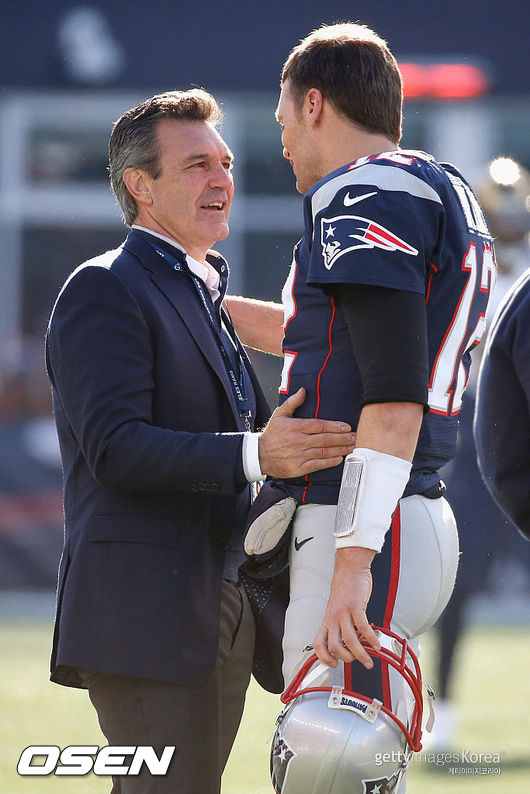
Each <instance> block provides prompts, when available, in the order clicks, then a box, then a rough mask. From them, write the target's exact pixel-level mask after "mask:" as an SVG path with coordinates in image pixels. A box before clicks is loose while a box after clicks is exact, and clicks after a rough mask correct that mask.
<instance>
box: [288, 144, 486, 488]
mask: <svg viewBox="0 0 530 794" xmlns="http://www.w3.org/2000/svg"><path fill="white" fill-rule="evenodd" d="M304 216H305V218H304V219H305V234H304V237H303V238H302V240H301V241H300V242H299V243H298V244H297V246H296V247H295V250H294V256H293V263H292V266H291V270H290V273H289V277H288V279H287V281H286V284H285V286H284V288H283V292H282V299H283V305H284V312H285V337H284V342H283V348H284V367H283V372H282V381H281V385H280V402H282V401H283V400H284V399H286V398H287V396H289V395H290V394H293V393H294V392H296V391H297V390H298V389H299V388H300V387H301V386H304V387H305V388H306V391H307V397H306V401H305V403H304V405H303V406H302V407H301V408H300V409H299V410H298V411H297V413H296V415H297V416H301V417H315V416H316V417H320V418H322V419H337V420H344V421H346V422H349V423H350V425H351V426H352V427H353V428H356V427H357V423H358V420H359V416H360V413H361V404H362V391H363V389H362V383H361V376H360V373H359V370H358V368H357V364H356V361H355V356H354V354H353V350H352V345H351V341H350V335H349V331H348V328H347V325H346V321H345V318H344V316H343V315H342V312H341V309H340V307H339V306H337V305H336V304H335V301H334V299H333V289H332V288H333V286H334V285H338V284H364V285H375V286H381V287H387V288H392V289H397V290H405V291H410V292H415V293H419V294H421V295H423V296H424V297H425V301H426V306H427V326H428V343H429V361H430V363H429V367H430V380H429V412H428V413H427V414H426V415H425V418H424V420H423V425H422V428H421V432H420V437H419V441H418V446H417V450H416V455H415V457H414V461H413V467H412V473H411V478H410V481H409V484H408V486H407V489H406V491H405V495H409V494H412V493H423V492H424V491H426V490H428V489H429V488H431V487H432V486H433V485H435V484H436V483H437V482H438V480H439V477H438V474H437V472H438V469H439V468H440V467H441V466H443V465H444V464H445V463H447V462H448V461H449V460H450V459H451V457H452V456H453V455H454V452H455V447H456V434H457V424H458V413H459V411H460V408H461V404H462V394H463V392H464V389H465V387H466V384H467V380H468V375H469V367H470V363H471V356H470V350H471V349H472V348H473V347H474V346H475V345H476V344H477V343H478V342H479V340H480V338H481V336H482V334H483V332H484V328H485V319H484V318H485V314H486V307H487V302H488V297H489V294H490V292H491V290H492V289H493V286H494V282H495V276H496V265H495V257H494V251H493V245H492V238H491V235H490V233H489V230H488V227H487V225H486V221H485V219H484V215H483V213H482V210H481V208H480V206H479V204H478V201H477V199H476V197H475V195H474V193H473V192H472V190H471V188H470V187H469V185H468V184H467V182H466V181H465V180H464V179H463V177H462V176H461V175H460V174H459V172H458V171H457V170H456V169H455V168H454V167H453V166H451V165H447V164H441V163H437V162H436V161H435V160H434V159H433V158H432V157H431V156H430V155H427V154H425V153H424V152H416V151H398V152H389V153H385V154H379V155H374V156H371V157H363V158H361V159H360V160H356V161H355V162H353V163H351V164H350V165H346V166H343V167H342V168H339V169H338V170H336V171H334V172H333V173H331V174H329V175H328V176H327V177H325V178H324V179H322V180H321V181H319V182H317V183H316V184H315V185H314V186H313V187H312V188H311V190H310V191H309V192H308V193H307V194H306V196H305V199H304ZM341 475H342V466H339V467H336V468H334V469H327V470H325V471H321V472H316V473H314V474H312V475H309V476H307V477H305V478H298V479H296V480H288V481H287V482H288V484H289V487H290V489H291V490H292V493H293V495H295V496H296V497H297V498H298V499H299V500H300V501H302V502H316V503H320V504H333V503H335V502H336V501H337V497H338V492H339V487H340V478H341Z"/></svg>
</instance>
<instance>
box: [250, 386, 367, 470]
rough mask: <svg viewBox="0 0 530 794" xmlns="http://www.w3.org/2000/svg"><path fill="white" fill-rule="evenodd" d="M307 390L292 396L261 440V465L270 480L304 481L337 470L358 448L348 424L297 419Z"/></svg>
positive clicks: (270, 422)
mask: <svg viewBox="0 0 530 794" xmlns="http://www.w3.org/2000/svg"><path fill="white" fill-rule="evenodd" d="M304 400H305V389H299V390H298V391H297V392H296V394H293V395H291V397H289V398H288V399H287V400H285V402H284V403H283V404H282V405H280V406H279V407H278V408H276V410H275V411H274V413H273V414H272V416H271V418H270V420H269V423H268V424H267V426H266V428H265V430H264V431H263V433H262V434H261V437H260V440H259V463H260V468H261V471H262V472H263V474H267V475H269V476H270V477H282V478H288V477H302V476H303V475H305V474H309V473H310V472H313V471H318V470H319V469H327V468H329V467H331V466H338V465H339V464H341V463H342V461H343V460H344V456H345V455H348V454H349V453H350V452H352V450H353V448H354V446H355V433H352V432H351V427H350V425H348V424H347V423H346V422H333V421H329V420H326V419H295V418H294V417H293V414H294V412H295V411H296V409H297V408H299V407H300V405H302V403H303V402H304Z"/></svg>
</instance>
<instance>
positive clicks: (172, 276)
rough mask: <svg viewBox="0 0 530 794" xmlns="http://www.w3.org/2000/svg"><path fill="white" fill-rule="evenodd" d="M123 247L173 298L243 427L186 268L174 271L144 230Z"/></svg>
mask: <svg viewBox="0 0 530 794" xmlns="http://www.w3.org/2000/svg"><path fill="white" fill-rule="evenodd" d="M124 248H125V249H126V250H128V251H130V252H131V253H132V254H134V255H135V256H136V257H137V258H138V259H139V260H140V262H141V264H142V265H143V267H145V268H146V269H147V270H149V271H150V272H151V280H152V281H153V282H154V283H155V284H156V286H157V287H158V289H159V290H160V291H161V292H162V293H163V295H165V297H166V298H167V299H168V300H169V301H170V303H171V304H172V306H173V308H174V309H175V311H176V312H178V314H179V315H180V317H181V318H182V320H183V321H184V323H185V324H186V326H187V327H188V329H189V331H190V334H191V335H192V337H193V339H194V340H195V343H196V344H197V346H198V347H199V349H200V351H201V353H202V354H203V356H204V358H205V359H206V361H207V362H208V364H209V365H210V367H211V369H212V370H213V372H214V373H215V375H216V376H217V377H218V378H219V380H220V381H221V383H222V385H223V388H224V390H225V393H226V396H227V398H228V401H229V403H230V407H231V408H232V412H233V414H234V418H235V419H236V422H237V426H238V427H241V426H242V420H241V417H240V415H239V410H238V406H237V403H236V398H235V396H234V392H233V389H232V386H231V384H230V381H229V379H228V374H227V372H226V368H225V365H224V362H223V358H222V356H221V353H220V352H219V347H218V344H217V340H216V338H215V332H214V330H213V328H212V327H211V325H210V321H209V320H208V318H207V317H206V315H205V310H204V308H203V307H202V306H201V303H200V299H199V296H198V294H197V290H196V288H195V285H194V284H193V281H192V279H191V277H190V276H189V275H187V273H186V272H185V271H184V270H180V271H175V270H173V269H172V267H171V265H170V264H169V263H168V262H166V261H165V260H164V259H163V258H162V257H161V256H160V254H157V252H156V251H155V250H154V248H153V247H152V246H151V245H150V244H149V243H148V242H147V241H146V239H145V238H144V237H143V235H142V234H141V233H136V232H135V230H134V229H133V231H132V232H131V233H130V234H129V236H128V238H127V240H126V241H125V243H124Z"/></svg>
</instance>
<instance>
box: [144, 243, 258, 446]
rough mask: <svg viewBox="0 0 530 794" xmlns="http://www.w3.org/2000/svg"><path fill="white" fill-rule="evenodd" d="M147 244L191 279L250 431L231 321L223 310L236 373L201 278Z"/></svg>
mask: <svg viewBox="0 0 530 794" xmlns="http://www.w3.org/2000/svg"><path fill="white" fill-rule="evenodd" d="M149 244H150V245H151V246H152V247H153V248H154V249H155V251H156V252H157V253H158V254H159V255H160V256H161V257H162V258H163V259H165V260H166V262H167V263H168V264H170V265H171V267H173V268H175V265H178V266H179V267H180V268H182V270H183V271H184V272H185V273H186V274H187V275H188V276H189V277H190V278H191V279H192V281H193V284H194V285H195V289H196V291H197V294H198V295H199V298H200V300H201V304H202V306H203V309H204V311H205V313H206V316H207V317H208V320H209V324H210V327H211V329H212V331H213V334H214V337H215V340H216V342H217V346H218V348H219V352H220V354H221V358H222V359H223V364H224V367H225V370H226V374H227V376H228V380H229V381H230V385H231V387H232V391H233V393H234V397H235V400H236V404H237V406H238V410H239V415H240V417H241V418H242V419H243V421H244V423H245V428H246V429H247V430H248V431H251V430H252V427H251V423H250V420H251V417H252V412H251V410H250V407H249V399H248V397H247V390H246V384H245V364H244V359H243V355H242V351H241V347H240V344H241V343H240V342H239V339H238V338H237V335H236V333H235V330H234V326H233V324H232V321H231V320H230V319H229V318H228V315H227V314H226V312H223V319H224V320H225V325H226V333H227V335H229V336H230V338H231V339H232V341H233V343H234V348H235V352H236V357H237V362H238V369H239V372H238V374H237V375H236V373H235V371H234V367H233V365H232V362H231V360H230V356H229V355H228V353H227V351H226V347H225V345H224V342H223V337H222V330H221V328H222V326H221V316H219V319H217V317H216V314H215V308H214V305H213V302H212V299H211V296H210V293H209V291H208V290H207V288H206V286H205V284H204V283H203V282H202V281H201V279H200V278H199V277H198V276H196V275H195V274H194V273H192V272H191V270H190V269H189V267H188V266H187V265H183V264H182V263H181V262H179V260H178V259H177V258H176V257H175V256H173V254H170V253H169V252H168V251H165V250H164V249H163V248H159V247H158V246H157V245H155V243H153V242H151V241H149Z"/></svg>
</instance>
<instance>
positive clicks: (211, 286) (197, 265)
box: [131, 223, 221, 303]
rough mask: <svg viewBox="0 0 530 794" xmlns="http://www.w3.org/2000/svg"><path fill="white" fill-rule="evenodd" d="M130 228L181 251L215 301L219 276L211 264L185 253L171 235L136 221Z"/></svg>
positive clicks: (218, 294) (192, 270) (218, 292)
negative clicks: (155, 230)
mask: <svg viewBox="0 0 530 794" xmlns="http://www.w3.org/2000/svg"><path fill="white" fill-rule="evenodd" d="M131 228H133V229H138V230H139V231H142V232H147V234H152V235H153V237H158V239H159V240H163V241H164V242H166V243H169V245H172V246H173V247H174V248H177V249H178V250H179V251H182V253H183V254H184V255H185V257H186V262H187V265H188V267H189V269H190V270H191V272H192V273H193V274H194V275H195V276H197V277H198V278H200V280H201V281H202V282H204V284H205V285H206V287H207V288H208V291H209V292H210V295H211V297H212V301H213V302H214V303H215V301H216V300H217V299H218V298H219V296H220V294H221V293H220V291H219V285H220V276H219V273H218V272H217V270H216V269H215V268H214V267H213V265H210V264H209V263H208V262H206V263H205V264H203V263H202V262H198V261H197V260H196V259H194V258H193V257H192V256H190V255H189V254H188V253H187V251H186V249H185V248H183V247H182V246H181V245H179V243H177V242H176V241H175V240H172V239H171V237H166V235H165V234H158V232H154V231H153V230H152V229H147V228H146V227H145V226H140V225H139V224H137V223H133V225H132V227H131Z"/></svg>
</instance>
